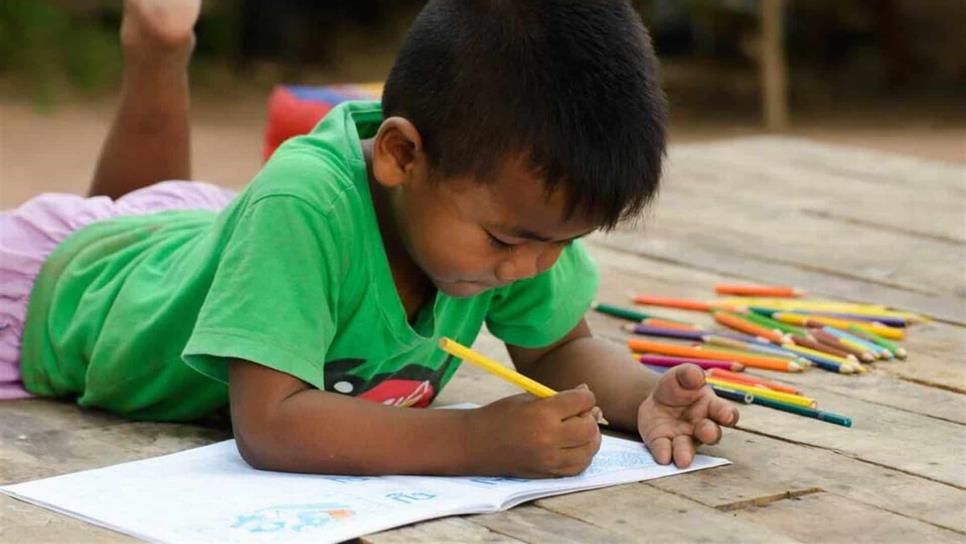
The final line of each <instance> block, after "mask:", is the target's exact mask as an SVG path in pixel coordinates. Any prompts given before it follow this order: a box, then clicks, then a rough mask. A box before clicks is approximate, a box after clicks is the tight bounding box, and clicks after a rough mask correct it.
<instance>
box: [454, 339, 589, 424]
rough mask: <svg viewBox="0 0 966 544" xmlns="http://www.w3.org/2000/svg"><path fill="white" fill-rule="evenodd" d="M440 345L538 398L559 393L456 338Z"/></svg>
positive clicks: (456, 355)
mask: <svg viewBox="0 0 966 544" xmlns="http://www.w3.org/2000/svg"><path fill="white" fill-rule="evenodd" d="M439 347H440V349H442V350H443V351H445V352H446V353H449V354H451V355H453V356H455V357H459V358H460V359H462V360H464V361H466V362H468V363H473V364H474V365H476V366H478V367H480V368H482V369H483V370H486V371H487V372H490V373H492V374H496V375H497V376H499V377H500V378H503V379H504V380H506V381H508V382H510V383H512V384H513V385H515V386H517V387H519V388H521V389H523V390H524V391H526V392H527V393H530V394H531V395H533V396H535V397H537V398H541V399H545V398H547V397H552V396H554V395H556V394H557V392H556V391H554V390H553V389H551V388H549V387H547V386H546V385H543V384H542V383H540V382H538V381H536V380H533V379H530V378H528V377H526V376H524V375H523V374H520V373H519V372H517V371H515V370H511V369H509V368H507V367H505V366H503V365H501V364H500V363H498V362H496V361H494V360H493V359H490V358H489V357H487V356H485V355H482V354H480V353H477V352H475V351H473V350H471V349H470V348H468V347H466V346H464V345H463V344H460V343H459V342H456V341H455V340H451V339H449V338H445V337H444V338H440V339H439ZM598 421H599V422H600V423H603V424H604V425H608V423H607V420H606V419H604V418H603V417H601V418H600V419H599V420H598Z"/></svg>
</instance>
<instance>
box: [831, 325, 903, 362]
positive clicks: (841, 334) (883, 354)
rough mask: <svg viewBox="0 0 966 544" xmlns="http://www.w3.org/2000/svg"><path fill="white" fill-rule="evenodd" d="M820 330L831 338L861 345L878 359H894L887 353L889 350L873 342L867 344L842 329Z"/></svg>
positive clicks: (863, 339) (889, 352) (890, 353)
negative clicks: (877, 356)
mask: <svg viewBox="0 0 966 544" xmlns="http://www.w3.org/2000/svg"><path fill="white" fill-rule="evenodd" d="M822 330H823V331H825V332H827V333H829V334H831V335H832V336H835V337H838V338H845V339H846V340H851V341H853V342H855V343H856V344H859V345H861V346H862V347H864V348H865V349H867V350H869V351H871V352H872V353H877V354H878V355H879V357H880V358H884V359H892V358H893V357H894V356H893V355H892V352H891V351H889V350H887V349H885V348H884V347H882V346H880V345H878V344H875V343H873V342H869V341H868V340H866V339H865V338H859V337H858V336H855V335H854V334H849V333H847V332H845V331H843V330H842V329H836V328H835V327H829V326H825V327H822Z"/></svg>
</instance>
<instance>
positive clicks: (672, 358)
mask: <svg viewBox="0 0 966 544" xmlns="http://www.w3.org/2000/svg"><path fill="white" fill-rule="evenodd" d="M715 292H716V293H718V294H720V295H731V298H726V299H719V300H713V301H697V300H686V299H674V298H667V297H656V296H647V295H638V296H635V297H634V298H633V300H634V302H635V303H636V304H638V305H643V306H659V307H665V308H675V309H683V310H690V311H695V312H702V313H705V314H710V315H711V316H712V317H713V319H714V321H715V322H716V323H717V324H718V325H719V326H720V328H718V329H716V330H711V329H707V328H704V327H701V326H699V325H697V324H695V323H691V322H687V321H681V320H678V319H671V318H668V317H665V316H660V315H655V314H651V313H645V312H640V311H637V310H635V309H629V308H623V307H619V306H613V305H608V304H595V306H594V308H595V309H596V310H597V311H598V312H602V313H605V314H608V315H612V316H616V317H620V318H623V319H626V320H629V321H632V322H633V323H629V324H627V325H626V326H625V329H626V330H627V331H628V332H631V333H633V334H634V335H635V337H634V338H632V339H630V340H629V341H628V347H629V348H630V349H631V351H632V352H633V353H634V357H635V358H636V359H637V360H638V361H640V362H641V363H643V364H646V365H649V366H651V367H654V368H656V369H665V370H666V369H667V368H668V367H671V366H675V365H679V364H685V363H691V364H695V365H698V366H700V367H701V368H703V369H705V370H706V372H708V383H709V384H710V385H711V387H712V388H713V389H714V390H715V392H716V393H718V394H719V395H720V396H722V397H725V398H729V399H732V400H737V401H740V402H753V403H755V404H761V405H765V406H769V407H772V408H777V409H783V410H786V411H791V412H794V413H797V414H799V415H803V416H808V417H814V418H817V419H821V420H823V421H830V422H833V423H838V424H840V425H845V426H851V420H849V418H846V417H843V416H838V415H836V414H830V413H828V412H822V411H820V410H816V409H815V401H814V400H812V399H809V398H808V397H803V396H801V395H799V394H798V392H797V391H788V390H783V389H791V388H790V387H788V386H782V385H780V384H774V383H768V384H766V383H763V382H764V380H761V379H758V378H749V377H746V375H744V376H743V375H741V374H736V373H737V372H743V371H744V370H745V369H746V368H755V369H764V370H772V371H779V372H802V371H803V370H806V369H808V368H810V367H813V366H814V367H817V368H820V369H822V370H826V371H830V372H836V373H839V374H863V373H865V372H867V369H866V365H867V364H868V363H873V362H876V361H889V360H896V359H905V358H906V351H905V350H904V349H903V348H902V347H901V346H899V345H898V344H897V343H896V341H897V340H902V339H904V338H905V335H906V330H907V328H908V327H909V326H910V325H912V324H914V323H918V322H922V321H925V318H924V317H922V316H920V315H917V314H914V313H912V312H904V311H899V310H894V309H890V308H888V307H886V306H882V305H874V304H857V303H848V302H840V301H832V300H807V299H802V298H800V297H801V296H803V295H804V292H803V291H802V290H800V289H796V288H792V287H783V286H770V285H738V284H718V285H716V286H715ZM641 336H644V337H651V338H641ZM654 337H658V338H661V339H669V340H670V341H668V340H655V339H653V338H654ZM681 340H684V341H687V342H688V343H687V344H682V343H680V342H679V341H681ZM736 377H738V378H736ZM742 379H743V380H745V381H741V380H742ZM736 380H737V381H736ZM755 380H757V381H755ZM750 381H753V382H754V383H751V382H750Z"/></svg>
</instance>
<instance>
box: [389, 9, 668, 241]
mask: <svg viewBox="0 0 966 544" xmlns="http://www.w3.org/2000/svg"><path fill="white" fill-rule="evenodd" d="M656 72H657V59H656V57H655V56H654V51H653V49H652V47H651V43H650V37H649V36H648V34H647V30H646V29H645V28H644V25H643V24H642V23H641V20H640V17H639V16H638V14H637V13H636V12H635V11H634V10H633V8H631V7H630V5H629V4H628V3H627V2H626V1H622V0H431V1H430V2H429V3H428V4H427V5H426V6H425V7H424V8H423V10H422V12H420V14H419V16H418V17H417V18H416V21H415V22H414V23H413V26H412V28H411V29H410V30H409V34H408V35H407V37H406V40H405V43H404V44H403V47H402V49H401V51H400V53H399V56H398V58H397V59H396V62H395V64H394V66H393V68H392V71H391V72H390V74H389V77H388V79H387V80H386V84H385V89H384V92H383V98H382V103H383V111H384V114H385V116H386V117H389V116H395V115H398V116H401V117H405V118H406V119H409V120H410V121H411V122H412V123H413V124H414V125H415V126H416V129H417V130H419V132H420V135H421V136H422V139H423V145H424V149H425V152H426V155H427V157H428V160H429V162H430V166H431V167H432V168H433V169H435V170H436V171H437V172H438V173H439V174H441V175H442V176H457V175H467V174H469V175H474V176H476V177H479V178H485V177H487V176H489V175H492V174H493V173H494V168H495V167H496V166H497V165H499V164H500V161H504V160H507V159H509V158H513V157H514V156H522V157H524V158H525V159H526V160H527V161H528V164H529V165H530V166H531V167H532V168H533V171H534V173H536V174H538V175H539V176H540V177H541V178H542V179H544V180H545V183H546V184H547V190H548V192H551V191H553V190H555V189H557V188H559V187H563V188H564V189H565V195H566V197H567V207H568V208H567V212H568V214H573V213H574V212H579V213H581V214H585V215H587V216H588V217H590V218H592V219H593V220H595V222H596V223H597V224H598V225H600V226H602V227H604V228H607V229H609V228H613V227H614V226H615V225H616V224H617V223H618V222H619V221H620V220H621V219H624V218H627V217H630V216H633V215H636V214H637V213H638V212H640V211H641V210H642V209H643V208H644V206H645V205H646V204H647V203H648V202H649V201H650V199H651V197H652V196H653V195H654V194H655V193H656V191H657V187H658V180H659V178H660V175H661V161H662V158H663V156H664V149H665V117H666V113H665V108H666V106H665V101H664V95H663V93H662V92H661V89H660V87H659V84H658V79H657V73H656Z"/></svg>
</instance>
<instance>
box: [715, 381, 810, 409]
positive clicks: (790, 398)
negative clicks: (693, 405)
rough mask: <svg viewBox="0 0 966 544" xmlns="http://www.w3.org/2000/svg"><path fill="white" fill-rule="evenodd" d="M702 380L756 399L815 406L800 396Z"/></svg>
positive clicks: (754, 386) (751, 386)
mask: <svg viewBox="0 0 966 544" xmlns="http://www.w3.org/2000/svg"><path fill="white" fill-rule="evenodd" d="M704 380H705V381H706V382H707V383H710V384H711V385H717V386H720V387H727V388H728V389H736V390H738V391H743V392H746V393H751V394H752V395H755V396H756V397H764V398H768V399H774V400H779V401H782V402H787V403H788V404H794V405H796V406H805V407H807V408H815V406H816V405H817V404H816V402H815V400H814V399H810V398H808V397H803V396H802V395H793V394H791V393H783V392H781V391H775V390H772V389H766V388H764V387H760V386H757V385H745V384H743V383H735V382H731V381H727V380H719V379H717V378H712V377H710V376H708V377H706V378H705V379H704Z"/></svg>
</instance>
